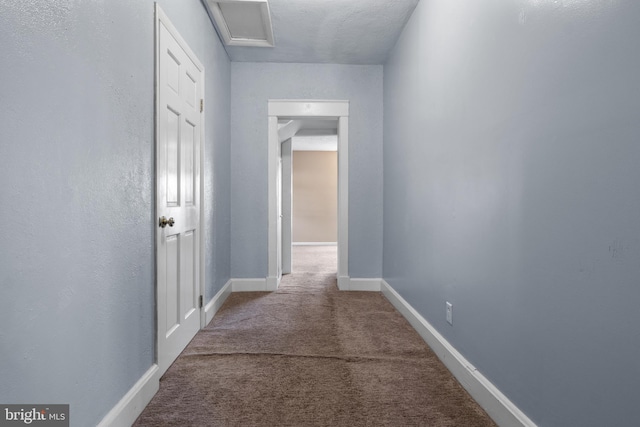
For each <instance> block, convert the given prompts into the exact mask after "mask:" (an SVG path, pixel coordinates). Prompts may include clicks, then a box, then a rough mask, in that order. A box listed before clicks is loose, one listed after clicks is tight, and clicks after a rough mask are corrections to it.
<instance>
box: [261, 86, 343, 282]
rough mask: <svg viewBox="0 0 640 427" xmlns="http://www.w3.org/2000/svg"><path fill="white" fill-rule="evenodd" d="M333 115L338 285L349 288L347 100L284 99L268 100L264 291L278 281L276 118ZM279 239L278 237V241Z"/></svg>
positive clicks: (279, 148)
mask: <svg viewBox="0 0 640 427" xmlns="http://www.w3.org/2000/svg"><path fill="white" fill-rule="evenodd" d="M309 117H315V118H335V119H338V288H339V289H341V290H346V289H349V282H350V279H349V101H343V100H287V99H280V100H279V99H272V100H271V99H270V100H269V101H268V122H269V136H268V144H269V147H268V156H267V157H268V162H269V164H268V168H267V174H268V200H269V207H268V209H269V215H268V216H269V218H268V221H269V223H268V224H269V231H268V243H267V246H268V252H269V253H268V276H267V290H269V291H275V290H276V289H277V288H278V285H279V283H280V277H281V274H280V271H281V268H279V266H278V263H279V262H280V260H281V256H280V254H279V253H278V242H279V240H280V239H279V236H278V233H279V230H278V219H279V215H280V212H279V207H278V204H279V202H280V201H279V200H278V189H277V186H278V183H279V179H278V173H279V166H278V165H279V162H280V153H281V146H280V139H279V137H278V119H279V118H289V119H296V118H298V119H299V118H309ZM280 241H281V240H280Z"/></svg>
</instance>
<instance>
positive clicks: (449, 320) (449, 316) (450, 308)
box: [447, 301, 453, 326]
mask: <svg viewBox="0 0 640 427" xmlns="http://www.w3.org/2000/svg"><path fill="white" fill-rule="evenodd" d="M447 323H449V324H450V325H451V326H453V305H452V304H451V303H450V302H449V301H447Z"/></svg>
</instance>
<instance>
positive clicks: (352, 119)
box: [231, 62, 382, 278]
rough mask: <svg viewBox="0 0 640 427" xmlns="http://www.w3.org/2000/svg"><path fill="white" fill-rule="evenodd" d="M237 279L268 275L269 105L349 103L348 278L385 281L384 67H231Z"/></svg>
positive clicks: (233, 262) (233, 238)
mask: <svg viewBox="0 0 640 427" xmlns="http://www.w3.org/2000/svg"><path fill="white" fill-rule="evenodd" d="M231 99H232V101H231V139H232V141H233V144H232V146H231V218H232V219H231V275H232V277H238V278H243V277H245V278H264V277H266V276H267V256H268V253H267V222H268V214H267V209H268V200H267V131H268V126H267V102H268V100H269V99H338V100H349V101H350V113H349V199H350V200H349V274H350V275H351V277H380V276H381V274H382V66H379V65H330V64H274V63H247V62H233V63H232V64H231Z"/></svg>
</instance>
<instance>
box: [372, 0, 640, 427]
mask: <svg viewBox="0 0 640 427" xmlns="http://www.w3.org/2000/svg"><path fill="white" fill-rule="evenodd" d="M638 22H640V3H639V2H637V1H634V0H621V1H615V2H611V1H564V2H551V1H537V2H531V1H512V2H505V1H502V0H483V1H474V2H469V1H463V0H423V1H422V2H421V3H420V4H419V6H418V8H417V9H416V11H415V13H414V15H413V16H412V18H411V20H410V22H409V24H408V26H407V27H406V28H405V30H404V33H403V35H402V37H401V38H400V40H399V42H398V44H397V45H396V47H395V50H394V52H393V54H392V58H391V59H390V60H389V62H388V63H387V64H386V66H385V69H384V99H385V110H384V114H385V122H384V194H385V200H384V208H385V209H384V256H383V272H384V277H385V278H386V280H387V281H388V282H389V283H390V284H391V285H392V286H393V287H394V288H395V289H397V290H398V291H399V293H400V294H401V295H402V296H403V297H404V298H405V299H406V300H407V301H409V302H410V303H411V304H412V305H413V306H414V307H415V308H416V309H417V310H418V311H419V312H420V313H421V314H422V315H423V316H424V317H425V318H426V319H427V320H428V321H429V322H431V323H432V324H433V325H434V326H435V327H436V328H437V329H438V331H439V332H440V333H442V334H443V335H444V336H445V337H446V338H447V340H449V341H450V342H451V343H452V344H453V345H454V346H455V347H456V348H457V349H458V350H459V351H460V352H461V353H462V354H463V355H464V356H465V357H467V358H468V359H469V361H470V362H471V363H473V364H474V365H475V366H476V367H477V368H478V369H479V370H480V371H481V372H482V373H483V374H484V375H486V376H487V377H488V378H489V379H490V380H491V381H492V382H493V383H494V384H495V385H496V386H497V387H498V388H499V389H500V390H501V391H502V392H504V393H505V394H506V395H507V396H508V397H509V398H510V399H511V400H512V401H513V402H514V403H515V404H516V405H517V406H518V407H520V408H521V409H522V410H523V411H524V412H525V413H526V414H528V415H529V416H530V417H531V418H532V419H533V421H535V422H536V423H538V424H539V425H541V426H603V425H616V426H623V425H632V424H635V423H636V422H637V407H638V404H637V403H638V402H637V396H638V393H637V386H638V380H639V379H640V364H639V362H638V361H639V360H640V327H638V325H640V310H638V304H639V303H640V285H639V282H638V280H639V278H640V224H639V222H638V221H639V219H640V190H639V188H640V187H639V186H638V183H639V182H640V167H638V165H639V164H640V144H639V141H640V119H639V116H638V114H639V113H638V112H639V111H640V73H639V72H638V69H640V56H639V55H638V40H640V26H639V25H638ZM445 301H450V302H452V303H453V326H450V325H448V324H447V323H446V322H445Z"/></svg>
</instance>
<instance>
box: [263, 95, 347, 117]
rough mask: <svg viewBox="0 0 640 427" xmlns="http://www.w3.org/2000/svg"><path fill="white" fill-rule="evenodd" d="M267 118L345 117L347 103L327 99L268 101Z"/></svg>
mask: <svg viewBox="0 0 640 427" xmlns="http://www.w3.org/2000/svg"><path fill="white" fill-rule="evenodd" d="M268 114H269V116H280V117H286V118H303V117H316V118H319V117H347V116H349V101H344V100H327V99H312V100H306V99H273V100H271V99H270V100H269V105H268Z"/></svg>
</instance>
